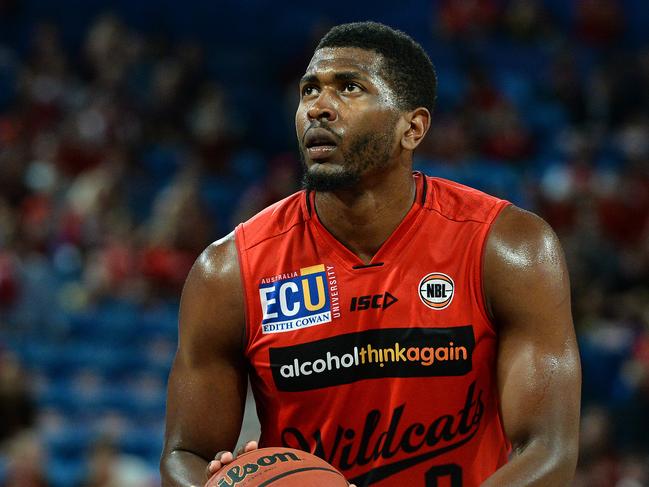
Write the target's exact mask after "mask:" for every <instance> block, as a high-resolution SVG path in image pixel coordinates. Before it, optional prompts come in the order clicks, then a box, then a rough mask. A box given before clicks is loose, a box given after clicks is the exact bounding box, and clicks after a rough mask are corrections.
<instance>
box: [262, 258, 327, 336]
mask: <svg viewBox="0 0 649 487" xmlns="http://www.w3.org/2000/svg"><path fill="white" fill-rule="evenodd" d="M259 299H260V303H261V311H262V316H263V317H262V331H263V333H277V332H283V331H291V330H296V329H298V328H305V327H308V326H314V325H321V324H323V323H328V322H330V321H331V305H330V297H329V286H328V283H327V276H326V273H325V267H324V265H322V264H321V265H316V266H311V267H305V268H303V269H300V272H299V274H298V273H297V272H295V273H293V275H292V276H291V277H288V278H286V279H280V280H278V281H275V282H270V283H262V284H260V286H259Z"/></svg>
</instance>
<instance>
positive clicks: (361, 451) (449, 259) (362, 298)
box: [235, 173, 509, 487]
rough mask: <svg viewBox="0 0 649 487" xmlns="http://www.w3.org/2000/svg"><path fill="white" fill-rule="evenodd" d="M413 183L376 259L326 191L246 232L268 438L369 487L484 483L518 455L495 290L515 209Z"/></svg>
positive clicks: (255, 383) (289, 201) (253, 348)
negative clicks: (486, 272) (491, 311)
mask: <svg viewBox="0 0 649 487" xmlns="http://www.w3.org/2000/svg"><path fill="white" fill-rule="evenodd" d="M413 177H414V178H415V182H416V187H417V194H416V198H415V202H414V204H413V206H412V208H411V209H410V211H409V212H408V214H407V215H406V217H405V218H404V219H403V221H402V222H401V224H400V225H399V227H398V228H397V229H396V230H395V231H394V233H393V234H392V235H391V236H390V237H389V238H388V239H387V241H386V242H385V243H384V244H383V245H382V246H381V248H380V249H379V251H378V252H377V253H376V255H375V256H374V258H373V259H372V261H371V262H370V263H369V264H367V265H364V264H363V262H362V261H361V260H360V259H359V258H358V257H357V256H356V255H354V254H353V253H352V252H351V251H350V250H348V249H347V248H346V247H345V246H343V245H342V244H341V243H340V242H338V241H337V240H336V239H335V238H334V237H333V236H332V235H331V234H330V233H329V232H328V231H327V230H326V229H325V227H324V226H323V225H322V223H321V222H320V221H319V219H318V216H317V214H316V212H315V209H314V194H313V193H307V192H304V191H302V192H299V193H296V194H294V195H292V196H290V197H288V198H286V199H284V200H282V201H280V202H279V203H277V204H275V205H273V206H271V207H269V208H267V209H265V210H264V211H262V212H261V213H259V214H258V215H257V216H255V217H254V218H252V219H251V220H249V221H248V222H246V223H243V224H241V225H239V226H238V227H237V229H236V233H235V235H236V243H237V248H238V251H239V260H240V266H241V274H242V279H243V284H244V289H245V298H246V323H247V324H246V339H247V343H246V348H245V353H246V355H247V358H248V360H249V361H250V365H251V372H250V374H251V382H252V387H253V391H254V394H255V399H256V401H257V410H258V414H259V419H260V422H261V427H262V434H261V439H260V444H261V445H262V446H287V447H293V448H298V449H302V450H306V451H310V452H312V453H315V454H316V455H318V456H320V457H322V458H324V459H325V460H327V461H328V462H330V463H331V464H332V465H334V466H335V467H336V468H338V469H339V470H340V471H341V472H343V474H344V475H345V476H346V477H347V478H348V479H349V480H350V481H352V482H354V483H356V484H357V485H358V486H359V487H360V486H365V485H373V486H379V487H387V486H395V485H408V486H410V487H417V486H426V487H431V486H439V487H441V486H443V485H444V486H452V487H457V486H477V485H480V483H481V482H482V481H484V480H485V479H486V478H487V477H489V475H490V474H492V473H493V472H494V471H495V470H496V469H498V467H500V466H501V465H502V464H503V463H505V462H506V461H507V454H508V451H509V445H508V442H507V439H506V437H505V434H504V432H503V428H502V423H501V419H500V414H499V407H498V398H497V393H496V377H495V371H496V344H497V336H496V332H495V330H494V327H493V325H492V324H491V322H490V321H489V318H488V316H487V314H486V311H485V304H484V297H483V293H482V257H483V251H484V246H485V240H486V238H487V234H488V233H489V229H490V227H491V224H492V223H493V221H494V219H495V218H496V216H497V215H498V213H499V212H500V211H501V210H502V209H503V208H504V207H505V206H506V205H507V204H508V203H507V202H506V201H503V200H499V199H497V198H494V197H491V196H488V195H486V194H483V193H481V192H479V191H477V190H474V189H471V188H468V187H465V186H462V185H460V184H456V183H453V182H450V181H446V180H442V179H438V178H429V177H426V176H423V175H421V174H419V173H415V174H414V176H413ZM377 218H380V215H377Z"/></svg>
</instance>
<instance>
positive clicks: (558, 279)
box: [483, 206, 570, 314]
mask: <svg viewBox="0 0 649 487" xmlns="http://www.w3.org/2000/svg"><path fill="white" fill-rule="evenodd" d="M483 265H484V273H483V280H484V287H485V295H486V298H487V302H488V303H489V306H490V307H491V309H490V311H491V312H492V313H495V314H498V309H494V307H495V308H501V309H504V310H505V312H507V310H511V309H513V308H515V307H519V306H527V307H529V308H530V309H533V308H534V306H536V305H541V304H544V305H550V306H551V305H553V304H557V303H562V302H563V301H566V300H569V295H570V291H569V289H570V285H569V278H568V271H567V267H566V263H565V258H564V255H563V250H562V248H561V244H560V243H559V239H558V238H557V236H556V234H555V233H554V231H553V230H552V228H551V227H550V225H548V224H547V223H546V222H545V221H544V220H543V219H542V218H540V217H539V216H537V215H535V214H534V213H531V212H529V211H525V210H522V209H520V208H517V207H515V206H509V207H507V208H505V209H504V210H503V211H502V212H501V213H500V214H499V215H498V217H497V218H496V220H495V222H494V224H493V226H492V228H491V231H490V233H489V236H488V239H487V242H486V247H485V254H484V264H483ZM528 298H529V299H528ZM532 298H533V301H534V303H531V302H530V299H532Z"/></svg>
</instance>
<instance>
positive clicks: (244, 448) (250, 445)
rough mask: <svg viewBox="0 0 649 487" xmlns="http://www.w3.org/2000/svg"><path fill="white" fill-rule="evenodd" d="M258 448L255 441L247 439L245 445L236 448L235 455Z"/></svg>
mask: <svg viewBox="0 0 649 487" xmlns="http://www.w3.org/2000/svg"><path fill="white" fill-rule="evenodd" d="M257 448H259V446H258V445H257V442H256V441H249V442H248V443H246V444H245V445H243V446H242V447H241V448H239V449H238V450H237V455H241V454H242V453H248V452H249V451H253V450H256V449H257Z"/></svg>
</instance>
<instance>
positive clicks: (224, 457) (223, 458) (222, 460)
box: [206, 441, 259, 479]
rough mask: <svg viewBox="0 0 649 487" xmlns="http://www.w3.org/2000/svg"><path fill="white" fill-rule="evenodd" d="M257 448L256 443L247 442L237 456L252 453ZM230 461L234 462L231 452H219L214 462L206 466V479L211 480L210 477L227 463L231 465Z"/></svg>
mask: <svg viewBox="0 0 649 487" xmlns="http://www.w3.org/2000/svg"><path fill="white" fill-rule="evenodd" d="M257 448H259V445H258V444H257V442H256V441H249V442H248V443H246V444H245V445H244V446H243V447H242V448H240V449H239V451H237V455H241V454H242V453H247V452H249V451H253V450H256V449H257ZM232 460H234V455H233V454H232V452H231V451H220V452H218V453H217V454H216V455H214V460H212V461H211V462H210V463H208V464H207V471H206V474H207V478H208V479H209V478H211V477H212V475H214V474H215V473H216V472H218V471H219V470H220V469H221V468H223V466H224V465H227V464H228V463H231V462H232Z"/></svg>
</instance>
